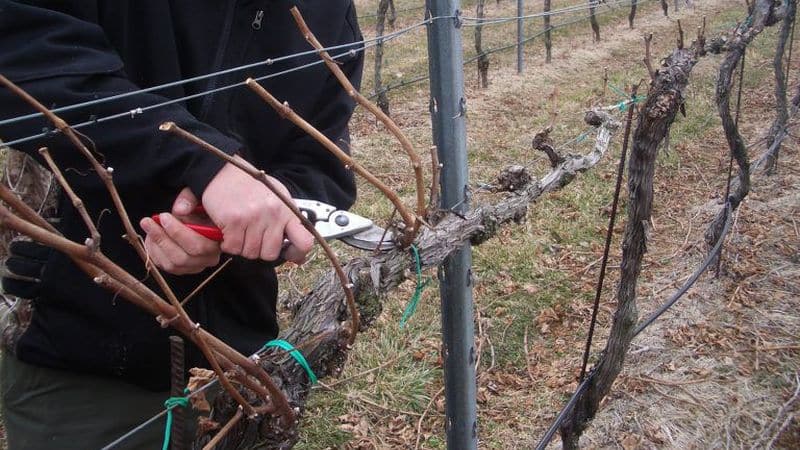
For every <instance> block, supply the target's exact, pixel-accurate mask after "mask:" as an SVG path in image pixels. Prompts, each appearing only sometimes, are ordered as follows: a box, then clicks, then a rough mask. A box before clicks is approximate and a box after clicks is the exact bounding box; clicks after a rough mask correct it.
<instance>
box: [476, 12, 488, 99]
mask: <svg viewBox="0 0 800 450" xmlns="http://www.w3.org/2000/svg"><path fill="white" fill-rule="evenodd" d="M485 5H486V0H478V3H477V5H476V6H475V13H476V15H477V16H478V19H479V20H478V24H477V25H476V26H475V51H476V52H477V53H478V76H479V78H480V79H481V87H482V88H484V89H486V88H488V87H489V55H487V54H486V53H485V52H484V51H483V21H482V20H481V19H483V18H484V17H485V14H484V11H483V8H484V6H485Z"/></svg>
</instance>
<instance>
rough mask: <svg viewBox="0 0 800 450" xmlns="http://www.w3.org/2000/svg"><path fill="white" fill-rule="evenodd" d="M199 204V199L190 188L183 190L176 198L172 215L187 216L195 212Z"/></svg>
mask: <svg viewBox="0 0 800 450" xmlns="http://www.w3.org/2000/svg"><path fill="white" fill-rule="evenodd" d="M197 204H198V201H197V197H195V196H194V193H192V190H191V189H189V188H188V187H186V188H183V190H182V191H181V192H180V194H178V197H176V198H175V202H174V203H172V214H173V215H176V216H187V215H189V214H191V213H192V211H194V209H195V208H196V207H197Z"/></svg>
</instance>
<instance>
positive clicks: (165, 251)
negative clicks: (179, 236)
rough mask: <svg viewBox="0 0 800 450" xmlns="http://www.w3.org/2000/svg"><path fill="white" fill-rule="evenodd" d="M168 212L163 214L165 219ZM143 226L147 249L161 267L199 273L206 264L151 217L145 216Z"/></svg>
mask: <svg viewBox="0 0 800 450" xmlns="http://www.w3.org/2000/svg"><path fill="white" fill-rule="evenodd" d="M166 215H167V214H166V213H163V214H161V216H162V217H161V220H163V219H164V218H165V217H164V216H166ZM141 225H142V228H143V229H144V230H145V232H146V233H147V237H146V238H145V250H147V253H148V255H150V259H151V260H152V261H153V263H155V264H156V266H158V267H159V268H161V269H164V270H165V271H167V272H169V273H171V274H174V275H184V274H187V273H197V272H199V271H201V270H203V268H205V267H206V266H204V265H203V264H202V261H198V259H197V258H192V256H191V255H189V254H188V253H186V252H185V251H184V250H183V249H182V248H181V247H180V246H179V245H178V244H177V243H176V242H175V241H173V240H172V238H170V236H169V235H168V234H167V232H166V231H165V230H164V229H163V228H162V227H161V226H159V225H158V224H157V223H155V221H153V220H152V219H150V218H145V219H143V220H142V222H141Z"/></svg>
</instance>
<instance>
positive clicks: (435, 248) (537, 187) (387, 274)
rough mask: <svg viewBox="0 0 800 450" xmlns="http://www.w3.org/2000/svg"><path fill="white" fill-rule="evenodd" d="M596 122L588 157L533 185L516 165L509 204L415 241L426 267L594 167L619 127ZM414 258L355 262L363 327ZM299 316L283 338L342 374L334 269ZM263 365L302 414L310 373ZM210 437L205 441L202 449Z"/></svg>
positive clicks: (281, 361)
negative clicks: (591, 149)
mask: <svg viewBox="0 0 800 450" xmlns="http://www.w3.org/2000/svg"><path fill="white" fill-rule="evenodd" d="M590 116H591V117H588V116H587V119H589V118H596V117H601V118H602V125H601V126H600V127H599V129H598V131H597V138H596V141H595V147H594V149H593V151H592V152H590V153H589V154H587V155H583V156H575V155H570V156H568V157H566V158H565V159H564V161H563V162H562V163H561V164H560V165H559V166H558V167H556V168H554V169H553V170H552V171H551V172H550V173H548V175H546V176H545V177H543V178H541V179H539V180H534V181H531V179H530V176H529V175H527V172H526V171H525V169H524V168H521V167H519V166H515V167H511V168H509V169H507V170H506V171H504V172H503V174H501V177H500V181H499V182H498V185H497V191H498V195H501V196H502V199H501V200H500V201H498V202H497V203H494V204H485V205H480V206H477V207H475V208H474V209H472V210H470V211H469V212H467V213H466V214H464V215H456V214H452V213H446V214H444V216H443V218H442V220H441V221H439V222H438V223H437V224H436V227H435V229H425V230H423V231H422V232H421V233H420V235H419V237H418V239H417V242H416V246H417V248H418V249H419V256H420V261H421V263H422V266H423V267H424V268H429V267H436V266H438V265H440V264H441V263H442V262H443V261H444V259H445V258H446V257H447V256H448V255H450V254H451V253H453V252H455V251H457V250H458V249H460V248H461V247H463V245H464V244H465V243H471V244H472V245H478V244H480V243H482V242H485V241H486V240H488V239H490V238H492V237H493V236H494V235H495V234H496V233H497V232H498V230H499V229H500V227H501V226H502V225H504V224H507V223H509V222H520V221H522V220H524V218H525V216H526V214H527V211H528V205H529V204H531V203H532V202H533V201H535V200H536V199H537V198H539V197H540V196H541V195H543V194H544V193H547V192H550V191H554V190H557V189H560V188H562V187H564V186H566V185H568V184H569V183H570V182H571V181H572V180H573V179H574V178H575V177H576V175H577V174H578V173H580V172H584V171H586V170H588V169H590V168H592V167H594V166H595V165H596V164H597V163H598V162H599V161H600V160H601V159H602V157H603V155H604V154H605V153H606V150H607V149H608V146H609V143H610V140H611V137H612V136H613V134H614V131H615V130H616V129H617V127H618V125H619V124H618V123H616V122H615V121H614V120H613V119H611V118H610V117H609V116H608V115H607V114H606V113H603V112H596V113H592V114H591V115H590ZM412 265H413V257H412V255H411V253H410V252H405V251H401V250H394V251H390V252H387V253H383V254H381V255H378V256H375V257H363V258H356V259H353V260H351V261H350V262H348V263H347V264H345V266H344V269H345V271H346V272H347V274H348V276H349V278H350V280H351V282H352V284H353V290H354V292H355V295H356V298H357V300H358V304H359V309H360V310H361V317H362V325H363V326H368V325H369V324H370V323H371V322H372V320H374V319H375V318H376V317H377V315H378V314H379V313H380V311H381V301H382V297H383V296H384V294H385V293H386V292H388V291H390V290H392V289H394V288H395V287H397V286H398V285H399V284H400V283H402V282H403V281H405V280H406V277H407V273H409V271H410V270H411V269H412ZM290 304H291V305H293V306H291V308H292V309H294V310H295V314H294V320H293V323H292V325H291V327H289V328H288V329H286V330H284V331H283V332H282V333H281V336H280V338H281V339H285V340H287V341H288V342H292V343H295V346H296V347H297V348H298V349H300V350H301V351H302V352H303V354H304V355H305V357H306V359H307V360H308V362H309V364H310V365H311V367H312V368H313V370H314V372H315V373H316V375H317V376H318V377H320V378H323V377H326V376H330V375H335V374H337V373H338V372H339V371H340V370H341V367H342V365H343V363H344V360H345V359H346V356H347V352H348V350H349V348H348V347H347V345H346V343H347V340H346V327H345V326H343V324H342V321H343V320H344V318H345V314H346V313H345V309H344V306H343V294H342V289H341V286H340V285H339V283H338V281H337V279H336V278H335V275H334V274H333V273H332V271H329V272H327V273H325V274H323V275H322V276H321V277H320V279H319V281H318V282H317V283H316V286H315V287H314V288H313V289H312V291H311V292H310V293H308V294H307V295H305V296H304V297H302V298H301V299H297V300H296V301H291V302H290ZM261 364H262V366H263V367H264V368H265V369H266V370H267V371H268V372H269V373H270V374H272V376H273V378H274V379H275V382H276V384H278V386H279V387H281V388H282V389H283V390H284V392H285V393H286V395H287V397H288V398H289V400H290V403H291V404H292V405H293V406H295V407H296V408H297V409H298V410H299V411H302V410H303V409H304V405H305V402H306V399H307V396H308V393H309V390H310V385H309V381H308V378H307V376H306V374H305V372H304V371H303V370H302V369H301V368H300V367H299V366H298V365H297V364H296V363H295V362H294V360H293V359H291V358H290V357H288V356H285V355H284V354H282V353H281V352H280V351H273V350H270V351H268V352H266V354H265V355H264V356H263V357H262V358H261ZM215 403H216V408H215V415H214V418H213V419H214V420H215V421H218V422H220V423H224V422H226V421H227V419H228V418H230V417H232V416H233V415H234V414H235V413H236V407H235V404H234V403H232V402H231V400H230V399H229V398H228V397H227V395H222V396H220V397H219V398H218V399H217V400H216V402H215ZM296 426H297V424H295V427H293V428H291V429H285V427H280V426H279V425H278V424H277V422H276V421H275V419H274V418H271V417H257V418H253V419H247V420H242V421H240V423H238V424H237V425H236V426H235V427H234V428H233V430H232V431H231V432H230V433H229V434H228V436H227V437H226V438H225V439H223V441H222V442H221V444H220V446H219V447H217V448H224V449H244V448H250V447H251V446H253V445H254V444H255V443H258V445H259V447H258V448H281V449H285V448H291V447H292V445H294V443H295V442H296V440H297V434H296ZM209 439H210V436H209V435H204V436H201V437H200V438H198V440H197V441H196V442H195V448H200V447H201V446H202V444H203V443H205V442H207V441H208V440H209Z"/></svg>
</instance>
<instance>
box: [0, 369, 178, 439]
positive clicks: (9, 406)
mask: <svg viewBox="0 0 800 450" xmlns="http://www.w3.org/2000/svg"><path fill="white" fill-rule="evenodd" d="M0 365H1V366H2V367H0V389H2V407H3V408H2V413H3V421H4V422H5V427H6V436H7V440H8V448H9V450H47V449H59V450H70V449H75V450H93V449H100V448H103V447H104V446H106V445H108V444H110V443H111V442H113V441H114V440H116V439H117V438H118V437H120V436H122V435H123V434H125V433H126V432H127V431H129V430H130V429H132V428H134V427H136V426H137V425H139V424H141V423H142V422H144V421H145V420H146V419H148V418H150V417H151V416H153V415H155V414H156V413H158V412H159V411H161V410H162V409H164V400H166V399H167V398H168V397H169V393H168V392H151V391H147V390H144V389H141V388H138V387H136V386H133V385H130V384H127V383H121V382H118V381H114V380H113V379H109V378H103V377H97V376H92V375H86V374H78V373H73V372H66V371H61V370H53V369H48V368H43V367H37V366H32V365H30V364H26V363H23V362H21V361H19V360H18V359H16V358H15V357H14V356H12V355H8V354H4V355H3V357H2V361H0ZM164 424H165V419H160V420H158V421H156V422H154V423H153V424H151V425H150V426H148V427H147V428H145V429H144V430H142V431H141V432H139V433H137V434H136V435H135V436H134V437H133V438H132V439H129V440H126V441H125V443H124V444H121V445H119V446H117V447H115V448H116V449H120V450H121V449H148V450H157V449H160V448H161V445H162V440H163V437H164Z"/></svg>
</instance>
